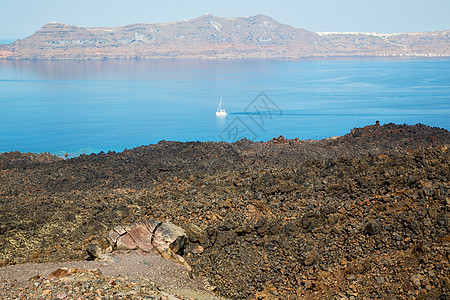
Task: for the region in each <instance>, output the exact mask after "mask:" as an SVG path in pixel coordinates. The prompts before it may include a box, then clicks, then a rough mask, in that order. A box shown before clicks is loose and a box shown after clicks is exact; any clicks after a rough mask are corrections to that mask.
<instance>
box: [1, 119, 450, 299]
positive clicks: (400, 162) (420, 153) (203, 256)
mask: <svg viewBox="0 0 450 300" xmlns="http://www.w3.org/2000/svg"><path fill="white" fill-rule="evenodd" d="M449 145H450V133H449V132H448V131H446V130H443V129H439V128H431V127H427V126H424V125H415V126H408V125H394V124H388V125H383V126H380V125H378V124H377V125H372V126H367V127H364V128H357V129H354V130H352V132H351V133H349V134H347V135H345V136H343V137H338V138H333V139H326V140H320V141H301V140H286V139H284V138H282V137H279V138H276V139H273V140H271V141H268V142H265V143H254V142H251V141H247V140H241V141H238V142H236V143H233V144H228V143H212V142H205V143H201V142H195V143H194V142H192V143H179V142H164V141H163V142H160V143H158V144H157V145H150V146H145V147H138V148H135V149H131V150H126V151H124V152H122V153H114V152H108V153H99V154H92V155H82V156H80V157H76V158H73V159H69V160H54V159H51V158H50V157H48V156H44V157H42V158H39V157H40V156H39V155H30V154H21V153H4V154H1V155H0V219H1V220H2V221H1V223H0V261H1V264H2V265H11V264H19V263H24V262H53V261H55V262H56V261H66V260H73V259H86V257H87V254H86V252H85V249H86V246H87V245H89V244H98V245H100V246H102V245H104V244H105V236H107V234H108V232H109V230H110V229H111V228H114V227H115V226H117V225H127V224H131V223H134V222H137V221H141V220H146V219H152V220H159V221H171V222H172V223H174V224H176V225H178V226H180V227H182V228H184V230H185V232H186V234H187V236H188V238H189V241H188V242H189V244H190V245H191V246H201V247H202V248H203V249H204V251H203V252H202V253H188V252H186V253H185V257H184V258H185V259H186V261H187V262H188V263H189V264H190V266H191V267H192V269H193V271H192V276H194V277H196V276H206V277H208V278H209V279H210V283H211V285H212V286H215V287H216V288H215V290H214V292H215V293H217V294H218V295H221V296H224V297H228V298H233V299H249V298H253V299H273V298H279V299H287V298H288V297H291V298H300V299H381V298H384V299H388V298H389V297H391V298H394V299H412V298H415V299H446V298H448V297H449V289H450V281H449V273H450V262H449V259H450V232H449V228H450V226H449V222H450V220H449V208H450V206H449V205H450V198H449V185H450V183H449V174H450V172H449V171H450V165H449V156H450V152H449V151H448V147H449Z"/></svg>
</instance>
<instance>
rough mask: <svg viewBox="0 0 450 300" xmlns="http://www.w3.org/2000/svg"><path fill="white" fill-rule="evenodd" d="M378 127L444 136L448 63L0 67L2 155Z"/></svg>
mask: <svg viewBox="0 0 450 300" xmlns="http://www.w3.org/2000/svg"><path fill="white" fill-rule="evenodd" d="M221 97H222V99H223V100H222V106H223V108H225V109H226V111H227V112H228V115H227V116H226V117H225V118H218V117H216V114H215V111H216V110H217V106H218V104H219V100H220V98H221ZM377 120H379V121H380V123H381V124H383V123H390V122H394V123H398V124H404V123H406V124H416V123H423V124H427V125H430V126H437V127H441V128H445V129H450V59H438V58H436V59H433V58H423V59H417V58H409V59H406V58H404V59H400V58H399V59H381V58H380V59H370V58H367V59H363V58H361V59H357V58H356V59H323V60H302V61H287V60H286V61H268V60H263V61H256V60H255V61H252V60H251V61H242V60H219V61H192V60H191V61H184V60H109V61H31V60H27V61H0V152H6V151H21V152H37V153H40V152H50V153H53V154H58V155H61V154H63V153H65V152H67V153H69V154H70V155H77V154H81V153H92V152H100V151H108V150H112V151H122V150H123V149H124V148H133V147H137V146H140V145H148V144H152V143H157V142H158V141H160V140H176V141H227V142H233V141H235V140H237V139H240V138H242V137H247V138H248V139H252V140H255V141H261V140H262V141H267V140H270V139H272V138H273V137H278V136H280V135H283V136H284V137H286V138H296V137H298V138H300V139H322V138H327V137H331V136H339V135H344V134H346V133H348V132H349V131H350V130H351V129H352V128H354V127H362V126H366V125H371V124H375V122H376V121H377Z"/></svg>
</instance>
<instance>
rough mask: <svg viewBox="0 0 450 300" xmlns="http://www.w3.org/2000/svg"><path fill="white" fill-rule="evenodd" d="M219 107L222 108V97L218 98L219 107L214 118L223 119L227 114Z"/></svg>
mask: <svg viewBox="0 0 450 300" xmlns="http://www.w3.org/2000/svg"><path fill="white" fill-rule="evenodd" d="M221 106H222V97H220V102H219V107H218V108H217V111H216V116H218V117H225V116H226V115H227V114H228V113H227V112H226V111H225V109H223V108H222V107H221Z"/></svg>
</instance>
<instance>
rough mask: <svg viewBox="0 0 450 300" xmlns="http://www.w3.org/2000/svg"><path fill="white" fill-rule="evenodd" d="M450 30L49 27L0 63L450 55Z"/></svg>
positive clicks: (5, 50)
mask: <svg viewBox="0 0 450 300" xmlns="http://www.w3.org/2000/svg"><path fill="white" fill-rule="evenodd" d="M449 32H450V31H449V30H442V31H433V32H421V33H396V34H383V33H357V32H347V33H346V32H343V33H334V32H322V33H316V32H313V31H310V30H306V29H301V28H294V27H292V26H290V25H287V24H283V23H280V22H278V21H276V20H275V19H273V18H271V17H269V16H266V15H256V16H251V17H227V18H222V17H216V16H214V15H211V14H205V15H202V16H200V17H197V18H194V19H190V20H182V21H175V22H166V23H134V24H129V25H125V26H118V27H81V26H76V25H70V24H63V23H56V22H52V23H48V24H45V25H44V26H42V28H40V29H39V30H37V31H36V32H35V33H33V34H32V35H30V36H29V37H27V38H25V39H21V40H16V41H15V42H13V43H11V44H8V45H3V46H0V59H111V58H198V59H221V58H240V59H248V58H250V59H260V58H286V59H299V58H306V57H326V56H449V55H450V51H449V48H450V47H449V46H450V39H449Z"/></svg>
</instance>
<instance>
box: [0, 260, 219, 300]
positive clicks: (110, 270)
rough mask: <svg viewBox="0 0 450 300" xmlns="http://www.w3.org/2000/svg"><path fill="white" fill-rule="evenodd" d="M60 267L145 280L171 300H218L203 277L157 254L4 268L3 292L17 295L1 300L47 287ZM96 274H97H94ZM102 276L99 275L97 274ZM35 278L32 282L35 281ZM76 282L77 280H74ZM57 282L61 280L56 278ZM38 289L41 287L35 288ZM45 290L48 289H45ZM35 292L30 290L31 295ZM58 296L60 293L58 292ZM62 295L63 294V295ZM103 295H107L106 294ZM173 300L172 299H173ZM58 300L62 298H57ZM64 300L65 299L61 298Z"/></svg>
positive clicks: (0, 273) (118, 278) (1, 273)
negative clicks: (193, 276)
mask: <svg viewBox="0 0 450 300" xmlns="http://www.w3.org/2000/svg"><path fill="white" fill-rule="evenodd" d="M60 268H69V269H81V270H95V269H98V270H99V271H100V272H101V277H102V278H105V279H107V280H103V281H105V282H111V281H112V280H114V279H116V281H118V282H119V281H130V282H135V283H136V282H137V281H145V282H147V285H151V286H152V287H154V289H155V290H157V291H160V292H161V291H164V292H163V293H162V294H160V296H161V295H163V296H164V295H166V296H167V297H166V298H167V299H177V298H178V297H179V298H194V299H218V298H216V297H214V296H213V295H212V294H211V293H210V291H209V290H208V284H207V281H205V280H204V279H202V278H195V279H192V278H190V276H189V271H188V269H187V268H186V267H184V266H181V265H179V264H177V263H175V262H173V261H170V260H167V259H163V258H161V257H159V256H157V255H154V254H142V253H134V252H132V253H128V254H115V255H113V256H111V259H110V260H109V261H72V262H65V263H40V264H38V263H26V264H20V265H10V266H6V267H3V268H0V283H1V284H2V285H3V288H2V290H8V289H9V290H11V291H12V292H13V293H11V294H9V296H7V295H6V294H3V296H2V297H0V298H1V299H12V298H13V297H16V296H18V294H14V292H17V291H22V292H23V291H24V290H25V292H26V289H27V285H30V284H29V283H30V282H32V281H34V280H38V279H39V278H40V279H41V282H42V281H43V282H44V283H46V284H47V287H49V284H51V283H52V281H54V280H48V279H52V276H49V274H50V273H52V272H53V271H55V270H57V269H60ZM92 274H93V273H92ZM97 274H98V273H97ZM67 276H68V277H71V280H68V279H67V278H66V279H64V280H62V279H61V280H62V281H64V282H66V283H67V282H73V284H74V285H75V282H77V281H87V279H86V278H85V279H82V280H81V279H79V278H78V280H76V279H73V278H74V276H70V275H67ZM31 278H32V279H31ZM72 279H73V280H72ZM55 280H56V281H57V280H59V279H55ZM34 286H37V285H34ZM43 291H44V290H43ZM33 292H36V291H35V290H33V289H31V290H29V295H31V294H32V293H33ZM54 294H55V295H56V294H58V293H56V292H55V293H54ZM59 295H61V292H60V293H59ZM102 296H105V294H103V295H102ZM3 297H5V298H3ZM170 297H172V298H170ZM56 298H58V297H56ZM60 298H61V297H60ZM162 299H164V297H162Z"/></svg>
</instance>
